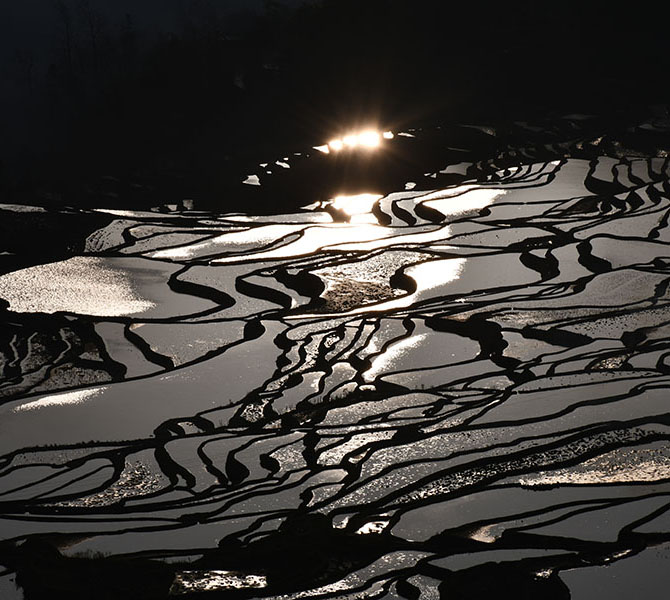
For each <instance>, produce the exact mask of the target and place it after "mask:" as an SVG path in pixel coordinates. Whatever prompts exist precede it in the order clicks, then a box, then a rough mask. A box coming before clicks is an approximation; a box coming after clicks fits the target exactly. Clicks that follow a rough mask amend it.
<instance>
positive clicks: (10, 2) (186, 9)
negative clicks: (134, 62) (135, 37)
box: [0, 0, 302, 74]
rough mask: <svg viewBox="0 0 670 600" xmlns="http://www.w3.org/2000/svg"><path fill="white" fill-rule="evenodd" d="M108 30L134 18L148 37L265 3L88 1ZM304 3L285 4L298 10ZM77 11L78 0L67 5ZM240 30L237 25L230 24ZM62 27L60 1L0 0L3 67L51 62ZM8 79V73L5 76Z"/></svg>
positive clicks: (227, 0)
mask: <svg viewBox="0 0 670 600" xmlns="http://www.w3.org/2000/svg"><path fill="white" fill-rule="evenodd" d="M89 1H90V5H91V7H92V8H93V9H94V11H95V12H97V13H98V14H99V15H100V16H101V17H102V19H103V21H104V22H105V23H106V24H107V25H108V26H112V27H114V26H118V25H120V24H121V23H123V21H124V19H125V15H126V14H128V15H130V16H131V18H132V21H133V25H134V26H135V27H136V28H137V29H140V30H142V31H144V32H152V31H154V32H155V31H173V30H177V29H179V27H180V26H181V24H182V23H183V20H184V15H191V16H195V17H196V18H197V16H198V15H206V14H207V13H208V11H212V10H213V11H215V12H216V14H217V15H218V16H220V17H225V16H230V15H235V14H236V13H241V12H253V11H261V10H262V9H263V4H264V2H263V0H89ZM301 1H302V0H282V2H281V3H282V4H286V5H295V4H299V3H300V2H301ZM64 3H65V4H66V5H67V6H68V7H70V8H71V9H72V10H73V11H74V9H75V6H76V4H77V0H64ZM229 22H230V23H231V26H233V27H234V26H235V25H234V24H235V20H233V19H231V20H230V21H229ZM60 27H61V22H60V20H59V18H58V13H57V10H56V0H0V68H2V69H7V68H11V66H12V63H13V62H15V61H16V53H17V51H18V52H23V53H25V52H26V51H30V52H32V54H33V55H34V56H35V60H36V61H37V62H38V63H39V62H42V61H44V60H48V54H49V53H50V52H51V51H52V50H53V47H54V45H55V44H56V42H57V39H58V36H59V30H60ZM5 74H6V73H5Z"/></svg>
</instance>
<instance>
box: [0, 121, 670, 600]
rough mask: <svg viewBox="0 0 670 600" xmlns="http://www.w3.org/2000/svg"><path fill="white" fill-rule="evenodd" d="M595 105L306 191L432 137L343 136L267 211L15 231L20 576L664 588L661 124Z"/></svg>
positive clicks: (324, 590) (317, 594) (13, 413)
mask: <svg viewBox="0 0 670 600" xmlns="http://www.w3.org/2000/svg"><path fill="white" fill-rule="evenodd" d="M585 121H588V119H586V118H585V117H583V116H579V115H577V116H573V117H565V119H564V121H563V126H564V130H563V132H562V133H560V134H557V135H556V138H555V140H553V141H552V142H551V143H548V144H543V145H538V144H534V143H531V142H528V143H527V144H517V145H515V146H507V147H504V148H498V151H497V152H496V153H494V154H492V155H484V158H476V157H475V154H476V152H474V151H473V152H470V151H468V150H467V148H466V149H460V150H458V149H454V148H448V147H445V149H444V153H443V155H439V154H436V153H435V150H434V146H432V145H431V146H430V152H431V161H432V162H433V163H436V164H437V163H439V162H440V160H443V164H440V166H439V168H435V170H430V171H420V172H412V170H411V168H410V167H407V165H406V164H405V166H404V167H403V168H398V169H397V170H395V171H394V172H393V176H392V177H391V176H389V177H386V178H383V179H380V180H378V181H377V180H372V179H371V180H369V181H364V180H363V179H360V180H359V181H358V183H357V187H356V186H354V187H356V189H342V190H339V193H338V189H337V185H338V183H337V182H338V181H339V180H338V179H337V178H335V177H331V178H325V177H324V179H322V180H321V181H322V182H323V190H322V191H321V192H319V193H318V194H316V195H314V194H312V192H311V190H312V189H316V187H318V182H319V181H320V179H319V178H320V177H321V175H322V174H323V173H324V172H325V171H323V166H324V165H326V166H329V168H330V166H332V163H326V162H324V161H329V160H337V156H339V154H340V153H343V152H344V153H346V152H357V153H363V155H361V156H359V158H360V160H363V161H369V160H371V159H370V157H369V156H367V155H365V153H369V152H374V151H376V149H377V147H378V146H379V148H381V149H383V147H384V146H385V145H386V146H388V148H389V149H392V148H393V147H394V146H393V144H396V143H397V144H407V143H410V144H411V143H413V142H412V140H418V141H417V142H416V143H417V144H419V143H420V141H421V139H422V136H425V135H427V134H426V133H425V132H422V131H421V130H415V131H411V132H410V131H406V132H394V133H393V132H386V133H384V132H380V133H378V134H374V135H373V134H372V133H370V132H363V133H362V134H359V137H358V138H356V139H353V138H347V137H346V136H344V137H342V138H341V139H340V138H337V139H334V140H331V141H330V142H329V143H324V145H321V146H318V147H315V148H311V149H309V150H305V152H304V154H305V156H301V157H299V158H298V159H297V160H298V162H300V165H302V166H300V167H298V166H296V165H292V158H291V157H290V156H289V157H278V158H277V161H275V162H276V164H275V165H274V166H272V168H270V167H269V166H268V164H269V163H264V164H263V165H259V168H258V170H257V172H254V173H249V174H245V176H244V178H241V180H243V181H244V182H245V183H242V184H241V185H243V186H245V187H246V188H249V189H251V188H253V190H252V191H251V192H250V191H248V190H246V191H245V194H253V193H255V191H257V192H258V193H259V194H265V196H264V198H265V200H264V202H265V203H264V204H263V207H264V209H263V210H262V211H260V210H259V211H257V212H254V204H253V195H250V196H245V197H247V198H251V200H249V202H248V204H246V205H245V206H244V207H241V209H240V212H239V213H235V214H221V213H220V212H216V211H212V210H204V209H202V208H200V207H198V206H197V205H195V206H193V205H191V204H184V205H182V206H172V207H161V209H160V210H158V209H157V210H153V211H152V210H146V211H132V210H124V211H118V210H113V209H90V210H84V209H81V210H76V211H75V210H71V209H65V208H63V209H56V208H49V209H48V210H47V209H40V208H39V207H37V208H35V209H33V210H35V211H39V210H42V211H44V212H46V213H47V214H48V215H49V216H48V218H54V219H56V218H57V219H58V220H59V222H60V223H64V224H65V225H64V226H65V228H67V223H68V219H70V218H72V219H77V220H78V221H77V226H76V227H77V228H79V227H81V225H80V223H82V222H84V221H85V222H86V223H88V222H89V221H87V219H89V220H90V223H91V225H90V226H87V227H88V228H87V229H86V228H83V227H82V228H81V231H82V233H81V236H80V238H81V239H80V244H79V246H77V247H76V249H75V250H68V251H64V252H63V253H62V256H59V258H58V260H51V259H48V257H47V255H46V254H45V259H44V262H43V263H41V262H39V260H38V259H35V257H34V256H33V257H32V258H31V260H30V261H28V263H29V264H26V263H20V259H21V256H20V252H19V251H18V250H15V249H12V248H9V249H7V250H5V251H4V255H5V256H4V258H5V259H6V260H5V261H4V262H3V264H5V263H6V264H8V265H9V266H8V267H7V268H5V269H4V271H3V274H2V275H0V319H1V320H2V336H1V337H0V373H1V375H2V380H1V381H0V398H2V404H0V457H1V458H0V514H1V517H0V532H1V533H2V540H3V541H2V542H0V564H2V565H3V569H4V570H0V596H1V597H3V598H5V597H7V598H21V597H22V594H25V598H27V599H31V598H37V599H39V598H50V597H59V596H58V594H63V595H64V597H70V598H89V597H93V596H94V595H98V593H99V590H100V589H104V590H106V591H105V593H106V594H107V595H106V596H100V597H108V598H167V597H168V596H170V595H171V596H176V597H179V596H182V597H196V596H197V597H198V598H200V597H202V598H208V597H210V596H211V597H229V596H230V597H238V596H239V597H246V598H249V597H276V598H286V599H292V598H334V597H337V598H351V599H353V598H438V597H445V598H446V597H454V598H483V597H488V596H489V595H490V594H494V593H497V592H499V590H500V588H501V586H505V587H506V588H509V589H512V590H514V592H515V594H517V596H516V597H520V598H523V597H531V596H533V597H534V596H535V595H539V594H542V595H544V597H546V598H550V599H554V598H569V597H572V598H590V597H593V594H594V593H595V591H596V590H607V593H608V594H609V596H610V597H612V598H618V597H621V598H624V597H632V596H631V595H635V594H638V593H639V594H640V597H645V598H655V597H658V598H661V597H664V589H663V587H662V586H661V583H662V581H664V577H665V570H666V568H667V558H668V553H669V552H670V521H669V516H670V446H669V445H668V441H669V439H670V417H669V416H668V401H669V400H668V399H669V398H670V396H669V393H668V390H669V389H670V346H669V344H668V336H669V334H670V244H669V242H670V227H669V225H668V215H669V214H670V211H669V209H670V160H669V159H668V156H667V149H668V148H667V146H665V147H663V146H662V144H660V145H654V144H655V143H656V142H658V141H663V140H665V141H667V139H668V138H667V132H668V126H669V123H668V122H667V119H666V121H663V120H657V121H649V122H645V123H643V124H640V123H638V124H636V125H635V127H637V129H635V127H634V128H633V129H632V131H633V133H635V134H636V135H638V136H639V137H640V138H642V137H644V136H649V135H652V133H653V134H655V135H656V137H653V140H655V142H654V144H649V142H648V137H644V139H645V140H646V141H645V144H644V150H640V148H639V147H627V146H625V145H623V144H622V143H621V142H619V141H617V140H604V141H603V139H602V138H601V137H600V138H599V137H598V136H592V137H589V136H588V135H586V133H585V126H584V124H583V123H584V122H585ZM515 127H516V128H517V129H516V132H517V135H519V136H524V135H525V136H526V137H525V138H523V139H525V140H529V139H532V136H533V134H532V132H533V131H534V130H533V127H532V126H531V125H528V124H525V123H517V124H516V125H515ZM462 131H470V129H466V128H463V129H462ZM477 131H479V133H480V134H481V139H482V140H484V141H485V142H486V143H487V144H488V143H489V142H488V141H487V140H489V138H490V140H489V141H490V144H491V146H493V145H495V143H496V132H495V131H493V130H490V129H489V131H486V128H480V129H478V130H477ZM565 131H568V132H571V135H568V134H566V133H565ZM403 134H404V135H403ZM478 139H480V138H478ZM354 142H356V144H358V145H359V146H362V147H360V148H354V147H353V146H355V145H356V144H354ZM484 145H486V144H484ZM408 147H409V148H410V149H411V148H412V146H408ZM421 148H423V146H419V145H417V146H416V151H417V155H418V156H420V153H421ZM478 151H479V152H481V147H480V148H479V149H478ZM308 154H309V156H307V155H308ZM456 156H461V159H457V158H456ZM340 160H341V158H340ZM355 160H358V158H356V159H355ZM310 161H312V162H310ZM427 168H428V167H427ZM431 168H432V167H431ZM292 169H295V170H297V175H291V177H293V178H294V179H290V178H289V173H290V172H291V170H292ZM301 169H302V170H301ZM370 169H371V171H372V172H373V173H377V171H375V169H374V168H372V167H370ZM363 171H364V170H361V171H360V173H363ZM275 172H276V173H275ZM277 173H278V174H277ZM303 173H304V174H305V178H306V179H305V182H306V184H305V186H304V188H301V187H300V186H299V183H300V181H301V180H300V177H302V175H303ZM309 173H311V175H308V174H309ZM388 173H391V171H389V169H388V168H387V167H384V168H383V169H382V168H380V169H379V171H378V174H379V175H380V177H381V176H382V175H384V174H388ZM410 175H411V176H412V177H411V179H410ZM309 177H311V178H312V179H310V180H309V181H307V179H308V178H309ZM361 177H362V175H361ZM375 183H380V185H379V187H375ZM381 184H383V185H381ZM290 185H295V186H296V191H295V197H294V198H293V199H289V200H285V201H283V202H279V201H277V203H276V206H275V210H274V211H273V210H266V209H267V206H268V201H267V197H268V195H272V194H278V197H279V195H282V194H283V195H286V194H290V190H291V188H290ZM312 185H313V186H315V187H312ZM331 188H332V189H331ZM389 188H390V189H389ZM310 194H312V195H311V196H310ZM281 197H282V198H283V197H284V196H281ZM270 204H271V203H270ZM287 207H289V208H287ZM26 210H27V209H26V208H25V207H16V206H7V205H0V212H1V213H2V214H3V215H5V216H6V217H7V218H8V219H9V218H13V219H17V222H19V221H20V222H24V221H29V218H30V215H31V214H33V213H26ZM261 212H262V213H263V214H260V213H261ZM56 213H57V214H56ZM17 214H20V215H21V216H20V218H19V217H17V216H16V215H17ZM39 214H41V213H39ZM45 218H46V217H45ZM100 219H103V221H100ZM84 229H86V231H84ZM77 231H80V229H77ZM36 243H38V242H37V241H36ZM12 261H15V262H12ZM19 263H20V264H19ZM631 573H634V574H635V575H634V576H633V575H631ZM633 580H635V581H636V583H635V584H633V583H632V581H633ZM14 582H16V583H17V584H18V585H19V586H20V588H21V591H19V590H17V589H16V587H15V585H14ZM621 582H626V583H625V584H624V583H621ZM626 586H628V587H626ZM645 586H647V587H646V588H645ZM643 590H645V591H643ZM617 594H619V595H617ZM622 594H623V595H622Z"/></svg>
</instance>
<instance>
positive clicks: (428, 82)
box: [0, 0, 670, 211]
mask: <svg viewBox="0 0 670 600" xmlns="http://www.w3.org/2000/svg"><path fill="white" fill-rule="evenodd" d="M38 4H39V3H38ZM103 4H104V3H103ZM252 4H254V3H252ZM42 5H43V11H44V14H42V15H41V17H42V19H43V21H45V22H46V23H47V24H48V25H45V26H44V27H45V33H44V34H43V35H41V36H40V38H39V42H38V41H34V43H33V42H31V38H30V37H29V36H23V37H22V39H23V41H22V42H20V43H19V42H17V43H16V44H15V45H16V46H17V47H15V48H7V54H6V55H7V57H8V58H7V60H6V61H5V63H6V64H5V68H4V75H3V80H4V81H3V88H4V89H5V94H4V96H5V98H4V100H3V102H2V108H1V110H2V113H1V114H0V122H2V124H3V125H2V140H3V141H2V143H0V160H1V161H2V166H1V168H0V194H1V195H2V198H3V200H4V201H6V202H17V203H25V204H30V203H37V204H56V205H62V204H65V205H79V206H116V207H132V208H140V207H147V206H155V205H157V204H165V203H170V202H176V201H180V200H181V199H183V198H195V199H197V200H198V201H203V202H206V203H207V204H208V205H209V206H210V207H212V208H217V209H220V210H224V211H231V210H245V206H244V202H245V197H246V193H247V190H246V189H244V188H242V187H241V186H240V184H241V181H242V180H243V179H244V176H245V172H246V170H248V167H249V166H250V165H254V164H256V163H257V162H258V161H260V160H264V159H266V158H268V157H275V155H277V153H278V152H286V151H287V150H289V149H296V150H298V149H302V148H304V147H310V146H311V145H314V144H320V143H323V142H325V141H327V140H328V139H330V137H332V136H333V135H336V134H338V133H340V132H341V131H343V130H346V129H347V128H350V127H356V126H360V125H366V126H368V125H379V126H382V127H385V128H392V129H395V130H398V129H401V128H403V127H408V126H421V125H422V124H427V123H429V124H435V123H444V124H448V123H458V122H467V121H472V120H475V121H477V120H478V121H486V122H488V123H501V122H505V121H508V120H510V119H528V118H535V119H536V118H537V117H538V116H539V115H544V114H548V113H551V112H552V111H557V112H558V113H561V112H563V113H565V112H574V111H577V112H588V113H594V114H599V115H601V114H607V115H613V114H614V115H616V114H617V111H621V110H628V109H630V108H631V107H636V106H643V105H648V104H652V103H658V102H664V101H666V100H667V91H668V83H667V77H665V73H666V72H667V68H668V62H669V61H670V59H668V55H667V52H665V50H664V46H663V40H664V35H663V33H664V32H663V23H662V20H661V19H659V18H657V16H655V15H654V14H652V13H653V9H652V8H649V7H642V6H641V7H630V6H625V7H624V6H618V5H617V4H613V3H601V2H595V3H577V2H563V3H560V4H552V5H550V6H545V5H538V4H537V3H533V2H530V1H528V0H516V1H513V2H504V3H502V2H474V3H445V2H442V1H438V0H421V1H418V2H416V1H413V2H409V1H408V0H366V1H364V2H361V1H359V0H324V1H321V2H305V3H290V4H289V5H286V4H284V3H281V2H274V1H268V2H265V3H264V6H263V7H260V6H257V5H255V4H254V7H253V8H254V10H251V9H248V10H247V11H246V12H243V11H241V10H238V11H236V12H227V13H226V12H225V11H224V12H222V11H221V6H222V5H221V4H220V3H217V2H213V1H210V2H183V3H182V4H181V6H182V9H181V12H179V13H176V14H178V16H177V17H175V19H174V20H173V22H172V23H171V24H170V26H168V25H167V24H165V23H162V21H161V18H159V17H160V16H161V13H160V11H156V14H155V19H154V23H153V29H152V30H149V29H147V27H146V26H138V25H136V24H135V21H136V19H134V16H133V14H125V15H124V14H123V13H122V12H121V9H119V10H118V11H117V13H118V14H117V13H114V12H113V11H112V12H111V13H110V12H109V11H103V10H102V8H101V6H103V5H101V4H99V3H95V2H89V1H78V2H73V1H66V0H62V1H54V2H52V3H42ZM139 5H140V6H141V5H142V3H139ZM136 10H139V9H136ZM163 16H164V15H163ZM17 37H18V34H17ZM31 43H33V46H34V47H31V46H30V44H31ZM447 145H449V146H457V145H458V144H457V143H453V142H452V143H450V144H447ZM280 149H281V150H280ZM277 156H278V155H277ZM331 162H332V161H331ZM340 167H341V165H336V166H335V167H334V168H333V170H334V171H335V174H332V173H331V174H329V177H334V178H335V179H337V178H338V177H346V178H347V179H351V177H352V174H351V172H350V170H345V169H341V168H340ZM359 168H361V169H362V170H363V171H364V173H363V175H361V177H363V178H365V177H368V173H369V172H370V171H371V172H372V173H373V174H374V172H375V170H377V171H379V170H381V171H383V172H385V173H390V172H392V171H394V170H395V169H396V166H395V165H392V166H390V167H389V166H388V165H384V164H382V165H377V164H375V165H370V164H364V165H363V167H359ZM354 175H355V174H354ZM254 210H255V209H254Z"/></svg>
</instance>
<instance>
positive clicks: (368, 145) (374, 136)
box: [317, 129, 394, 153]
mask: <svg viewBox="0 0 670 600" xmlns="http://www.w3.org/2000/svg"><path fill="white" fill-rule="evenodd" d="M393 137H394V136H393V132H392V131H384V132H379V131H375V130H374V129H366V130H363V131H358V132H353V133H348V134H347V135H345V136H342V137H341V138H335V139H332V140H330V141H329V142H328V144H327V149H326V150H321V148H322V147H321V146H320V147H318V148H317V149H319V150H321V151H322V152H326V153H327V152H329V151H332V152H340V151H341V150H344V149H345V148H347V149H353V148H364V149H370V150H372V149H374V148H378V147H379V146H381V143H382V141H383V140H391V139H393Z"/></svg>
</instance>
